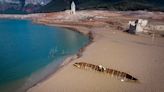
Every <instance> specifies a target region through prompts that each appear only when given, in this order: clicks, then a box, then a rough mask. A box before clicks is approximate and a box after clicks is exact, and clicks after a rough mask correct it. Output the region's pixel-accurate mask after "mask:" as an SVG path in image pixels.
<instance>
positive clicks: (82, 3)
mask: <svg viewBox="0 0 164 92" xmlns="http://www.w3.org/2000/svg"><path fill="white" fill-rule="evenodd" d="M74 1H75V3H76V5H77V9H80V10H83V9H107V10H124V11H126V10H150V11H164V6H163V5H164V1H162V0H156V1H155V0H74ZM71 2H72V0H53V1H51V2H50V3H49V4H47V5H46V6H44V7H42V8H41V9H40V12H51V11H59V10H66V9H69V7H70V3H71Z"/></svg>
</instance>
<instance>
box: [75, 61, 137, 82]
mask: <svg viewBox="0 0 164 92" xmlns="http://www.w3.org/2000/svg"><path fill="white" fill-rule="evenodd" d="M73 65H74V66H75V67H78V68H81V69H88V70H95V71H98V72H102V73H106V74H110V75H111V76H112V77H113V76H115V77H117V78H118V79H120V80H121V81H122V82H123V81H135V82H136V81H138V79H137V78H134V77H132V76H131V75H129V74H127V73H125V72H120V71H117V70H113V69H109V68H105V67H103V66H102V65H94V64H89V63H85V62H78V63H75V64H73Z"/></svg>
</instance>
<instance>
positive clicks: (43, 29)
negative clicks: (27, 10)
mask: <svg viewBox="0 0 164 92" xmlns="http://www.w3.org/2000/svg"><path fill="white" fill-rule="evenodd" d="M88 42H89V40H88V37H87V36H84V35H81V34H80V33H77V32H73V31H70V30H67V29H62V28H57V27H50V26H44V25H39V24H34V23H32V22H31V21H29V20H11V19H1V20H0V92H19V91H20V92H21V91H23V90H25V89H26V88H27V87H30V86H31V85H34V84H35V83H36V82H38V81H40V80H41V79H43V78H44V77H46V76H47V75H48V74H50V73H52V72H54V70H55V69H56V68H57V67H58V66H59V64H61V62H62V61H63V59H65V58H66V57H68V56H69V55H73V54H75V53H77V51H78V50H79V49H80V48H81V47H83V46H84V45H85V44H87V43H88Z"/></svg>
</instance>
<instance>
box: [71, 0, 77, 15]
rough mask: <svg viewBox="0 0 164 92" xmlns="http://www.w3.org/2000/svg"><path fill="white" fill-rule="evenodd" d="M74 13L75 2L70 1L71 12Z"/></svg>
mask: <svg viewBox="0 0 164 92" xmlns="http://www.w3.org/2000/svg"><path fill="white" fill-rule="evenodd" d="M75 13H76V5H75V2H74V1H72V3H71V14H75Z"/></svg>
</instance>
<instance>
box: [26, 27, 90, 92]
mask: <svg viewBox="0 0 164 92" xmlns="http://www.w3.org/2000/svg"><path fill="white" fill-rule="evenodd" d="M43 25H47V26H52V25H49V24H43ZM55 26H56V25H55ZM57 27H59V26H57ZM61 28H66V29H69V30H70V31H74V32H78V33H81V34H82V35H86V36H89V35H87V34H85V33H83V32H80V31H78V29H76V28H73V27H64V26H63V27H61ZM89 40H91V39H90V38H89ZM92 40H93V39H92ZM92 40H91V41H89V43H87V44H86V45H85V46H84V47H82V48H80V49H79V51H78V52H77V53H76V54H75V55H70V56H68V57H66V58H65V59H64V60H63V61H62V63H61V64H60V65H59V66H58V67H57V68H56V70H55V71H53V73H51V74H49V75H47V76H46V77H45V78H44V79H42V80H40V81H39V82H37V83H35V84H34V85H32V86H31V87H29V88H27V89H25V92H28V90H30V89H31V88H33V87H35V86H37V85H40V84H41V83H43V82H44V81H46V80H47V79H49V78H51V77H52V76H53V75H55V73H57V72H59V71H60V70H62V69H63V68H64V67H65V66H67V65H68V64H70V63H71V62H73V61H74V60H76V59H79V58H80V57H81V56H79V54H80V55H81V54H82V53H83V52H84V51H85V48H87V46H89V45H90V44H92V42H93V41H92Z"/></svg>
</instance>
